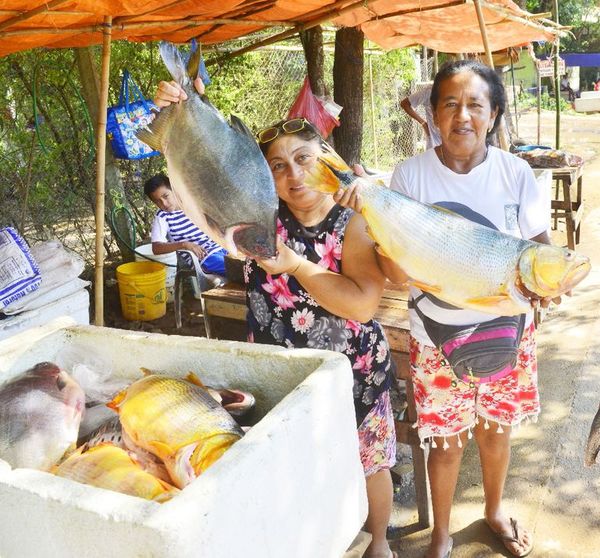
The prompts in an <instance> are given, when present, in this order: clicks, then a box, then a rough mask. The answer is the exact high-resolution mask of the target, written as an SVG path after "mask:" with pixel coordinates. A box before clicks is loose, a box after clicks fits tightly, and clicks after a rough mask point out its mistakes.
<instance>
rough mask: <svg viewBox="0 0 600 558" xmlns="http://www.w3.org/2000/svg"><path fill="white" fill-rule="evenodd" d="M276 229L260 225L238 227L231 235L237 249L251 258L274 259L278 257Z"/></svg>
mask: <svg viewBox="0 0 600 558" xmlns="http://www.w3.org/2000/svg"><path fill="white" fill-rule="evenodd" d="M274 231H275V227H272V230H270V229H269V227H265V226H264V225H260V224H258V223H247V224H241V225H236V226H235V227H234V228H233V230H232V231H228V236H229V234H231V238H232V240H233V244H234V245H235V247H236V248H237V249H238V250H239V251H240V252H242V253H243V254H245V255H246V256H248V257H250V258H261V259H264V258H274V257H275V256H276V255H277V248H276V235H275V233H274Z"/></svg>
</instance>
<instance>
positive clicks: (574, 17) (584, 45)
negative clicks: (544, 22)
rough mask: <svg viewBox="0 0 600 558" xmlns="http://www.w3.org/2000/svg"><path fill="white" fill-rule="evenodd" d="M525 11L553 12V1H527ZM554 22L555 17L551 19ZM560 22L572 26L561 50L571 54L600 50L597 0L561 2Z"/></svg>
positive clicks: (562, 42)
mask: <svg viewBox="0 0 600 558" xmlns="http://www.w3.org/2000/svg"><path fill="white" fill-rule="evenodd" d="M525 9H526V10H528V11H530V12H533V13H539V12H553V9H554V2H553V0H527V1H526V3H525ZM551 19H552V20H554V15H553V16H552V18H551ZM558 21H559V23H560V24H561V25H566V26H571V27H572V29H571V33H570V34H569V35H568V36H567V37H563V38H562V39H561V41H560V49H561V50H562V51H569V52H598V51H599V50H600V21H599V12H598V2H597V0H559V2H558Z"/></svg>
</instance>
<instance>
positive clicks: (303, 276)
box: [258, 215, 385, 322]
mask: <svg viewBox="0 0 600 558" xmlns="http://www.w3.org/2000/svg"><path fill="white" fill-rule="evenodd" d="M278 250H279V255H278V257H277V258H275V260H259V261H258V263H259V264H260V266H261V267H262V268H263V269H264V270H265V271H267V273H271V274H275V273H289V274H291V275H294V276H295V277H296V279H297V280H298V281H299V282H300V284H301V285H302V286H303V287H304V289H305V290H306V291H307V292H308V293H309V294H310V295H311V296H312V297H313V298H314V299H315V301H316V302H317V303H318V304H319V305H320V306H322V307H323V308H325V310H327V311H328V312H331V313H332V314H335V315H336V316H340V317H341V318H346V319H348V320H356V321H359V322H367V321H369V320H370V319H371V318H372V317H373V315H374V314H375V311H376V310H377V307H378V306H379V301H380V299H381V294H382V292H383V285H384V282H385V278H384V277H383V275H382V273H381V270H380V269H379V266H378V265H377V260H376V257H375V250H374V243H373V241H372V240H371V239H370V238H369V236H368V234H367V233H366V224H365V221H364V219H363V218H362V217H361V216H360V215H354V216H353V217H352V218H351V219H350V222H349V223H348V226H347V227H346V233H345V239H344V246H343V251H342V270H343V272H342V273H334V272H332V271H329V270H327V269H324V268H323V267H321V266H320V265H317V264H315V263H312V262H310V261H308V260H307V259H305V258H303V257H302V256H299V255H298V254H296V253H295V252H293V251H292V250H291V249H290V248H288V247H287V246H285V245H284V244H280V245H279V246H278Z"/></svg>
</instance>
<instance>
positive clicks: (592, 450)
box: [584, 409, 600, 467]
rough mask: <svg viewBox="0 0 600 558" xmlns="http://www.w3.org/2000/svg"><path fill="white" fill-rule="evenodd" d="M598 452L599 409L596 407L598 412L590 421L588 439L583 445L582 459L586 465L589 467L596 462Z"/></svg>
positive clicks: (599, 445)
mask: <svg viewBox="0 0 600 558" xmlns="http://www.w3.org/2000/svg"><path fill="white" fill-rule="evenodd" d="M598 454H600V409H598V412H597V413H596V416H595V417H594V420H593V421H592V426H591V428H590V435H589V436H588V441H587V444H586V446H585V458H584V459H585V464H586V466H588V467H591V466H592V465H593V464H594V463H596V461H597V459H598Z"/></svg>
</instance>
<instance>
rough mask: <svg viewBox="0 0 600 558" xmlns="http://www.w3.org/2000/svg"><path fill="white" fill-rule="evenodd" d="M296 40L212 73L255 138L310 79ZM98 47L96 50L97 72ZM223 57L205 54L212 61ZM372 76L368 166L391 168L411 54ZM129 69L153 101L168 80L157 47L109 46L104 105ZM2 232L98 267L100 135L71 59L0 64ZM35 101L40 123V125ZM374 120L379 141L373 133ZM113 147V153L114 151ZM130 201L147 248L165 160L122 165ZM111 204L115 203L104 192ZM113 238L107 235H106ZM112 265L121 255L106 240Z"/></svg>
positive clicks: (45, 56)
mask: <svg viewBox="0 0 600 558" xmlns="http://www.w3.org/2000/svg"><path fill="white" fill-rule="evenodd" d="M298 46H299V41H297V40H296V41H290V42H288V43H286V44H284V45H282V47H279V45H278V49H275V50H262V51H254V52H250V53H247V54H245V55H243V56H240V57H236V58H233V59H231V60H228V61H226V62H223V63H221V64H219V65H216V64H213V65H209V66H208V69H209V72H210V74H211V78H212V84H211V85H210V87H209V88H208V96H209V98H210V100H211V102H212V103H213V104H214V105H215V106H216V107H217V108H218V109H219V110H220V111H221V112H222V113H223V114H224V115H225V116H226V117H228V116H229V114H235V115H236V116H239V117H240V118H242V119H243V120H244V121H245V122H246V124H247V125H248V126H249V127H250V128H251V129H253V130H255V131H257V130H259V129H261V128H263V127H265V126H267V125H269V124H271V123H272V122H274V121H277V120H280V119H281V118H283V117H285V115H286V114H287V112H288V110H289V108H290V106H291V105H292V103H293V101H294V99H295V98H296V95H297V94H298V91H299V89H300V87H301V85H302V82H303V80H304V77H305V75H306V65H305V60H304V54H303V52H302V50H299V49H298ZM100 50H101V49H100V47H93V52H94V56H95V59H96V64H97V67H98V71H99V70H100ZM217 56H218V53H209V54H208V55H207V56H206V58H207V59H208V61H209V62H210V61H211V59H213V58H215V57H217ZM370 60H371V68H372V73H373V91H374V98H373V104H374V106H375V113H376V114H375V118H374V119H372V115H371V112H370V111H371V102H370V83H369V79H368V76H369V70H368V67H367V66H366V67H365V104H364V115H365V132H364V136H363V137H364V140H363V144H364V147H363V159H364V160H365V162H366V163H367V164H368V165H369V166H374V165H375V160H374V143H373V139H374V138H376V141H377V145H378V155H379V158H378V165H379V167H380V168H391V167H392V166H393V165H394V164H395V163H396V162H397V161H398V160H399V158H400V157H401V156H402V155H401V153H402V148H401V147H400V143H401V142H400V135H401V133H402V132H403V131H405V130H406V129H408V127H410V122H408V119H407V117H406V115H405V114H404V112H403V111H401V110H400V108H399V103H400V100H401V99H402V98H403V97H404V95H405V94H406V90H407V88H408V84H409V82H410V80H411V79H412V76H413V74H414V63H413V58H412V55H411V54H410V52H409V51H406V50H404V51H393V52H389V53H386V54H383V55H372V56H370ZM332 66H333V52H332V51H331V50H327V51H326V53H325V80H326V86H327V87H328V88H329V91H332V90H333V87H332ZM124 69H128V70H129V71H130V73H131V75H132V76H133V78H134V79H135V81H136V83H137V84H138V85H139V86H140V88H141V90H142V92H143V93H144V94H145V96H146V97H147V98H152V97H153V95H154V92H155V90H156V86H157V84H158V82H159V81H160V80H170V79H171V77H170V75H169V74H168V72H167V70H166V68H165V67H164V64H163V63H162V61H161V59H160V56H159V53H158V48H157V43H132V42H125V41H117V42H115V43H113V45H112V53H111V65H110V76H109V79H110V85H109V99H108V103H109V106H110V105H114V104H116V103H117V100H118V95H119V87H120V82H121V75H122V71H123V70H124ZM0 82H1V84H2V87H1V88H0V90H1V92H0V164H1V165H2V171H3V172H2V173H1V174H0V199H1V200H2V203H1V204H0V226H5V225H13V226H16V227H17V228H18V229H19V230H20V231H21V232H22V233H23V234H24V235H25V237H26V238H27V240H28V241H29V242H30V243H33V242H37V241H41V240H45V239H47V238H50V237H57V238H59V239H60V240H61V241H62V242H63V243H64V244H65V245H66V246H68V247H70V248H72V249H74V250H76V251H78V252H79V253H80V254H81V255H83V256H84V257H85V258H86V259H87V261H88V262H91V261H93V254H94V239H95V222H94V206H95V203H96V195H95V189H96V172H95V151H94V144H95V137H94V134H93V133H92V128H91V122H90V115H89V113H88V108H87V107H86V105H85V102H84V101H83V98H82V97H81V95H80V92H81V90H82V85H81V82H80V75H79V70H78V67H77V64H76V58H75V53H74V51H73V50H70V49H56V50H55V49H49V50H41V49H40V50H33V51H27V52H23V53H17V54H13V55H10V56H6V57H4V58H0ZM34 98H35V100H36V106H37V111H36V113H37V115H38V118H37V125H36V121H35V119H34ZM372 121H375V133H373V132H372V131H371V130H372V125H371V124H372ZM109 149H110V148H109ZM117 165H118V167H119V171H120V175H121V179H122V180H123V183H124V188H125V195H126V198H127V202H128V204H129V206H130V207H131V208H132V210H133V215H134V219H135V225H136V229H137V231H138V235H137V241H138V243H141V242H143V241H146V240H147V238H148V235H149V227H150V224H151V222H152V215H153V213H154V207H153V206H152V205H151V204H150V203H149V202H148V201H147V200H146V199H145V198H144V196H143V192H142V184H143V181H144V180H145V179H146V178H148V177H149V176H151V175H153V174H155V173H157V172H160V171H164V170H165V160H164V158H163V157H152V158H149V159H143V160H141V161H118V162H117ZM106 195H107V196H108V195H110V193H109V192H108V193H107V194H106ZM106 230H107V232H108V228H107V229H106ZM106 247H107V249H108V257H109V258H111V257H112V256H113V255H116V253H117V248H116V245H115V244H114V243H113V242H112V240H111V237H110V235H108V236H107V243H106Z"/></svg>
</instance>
